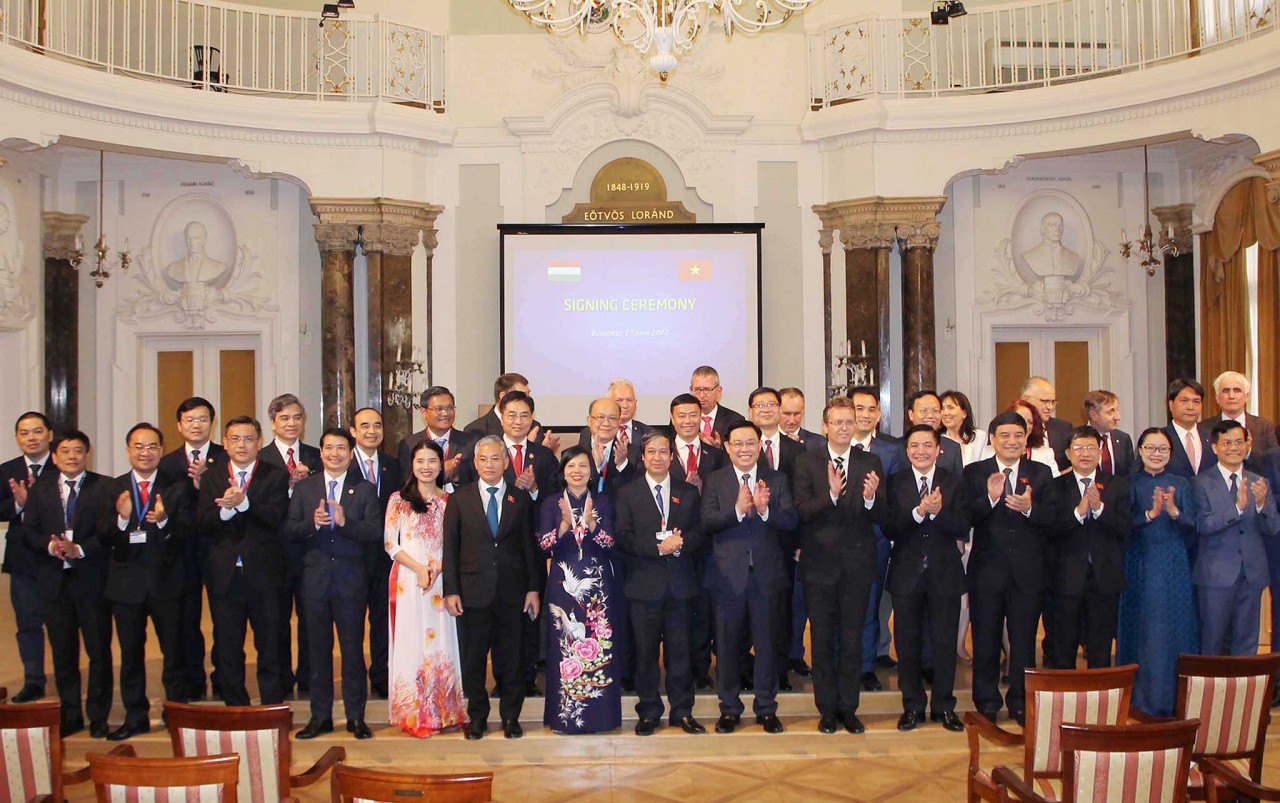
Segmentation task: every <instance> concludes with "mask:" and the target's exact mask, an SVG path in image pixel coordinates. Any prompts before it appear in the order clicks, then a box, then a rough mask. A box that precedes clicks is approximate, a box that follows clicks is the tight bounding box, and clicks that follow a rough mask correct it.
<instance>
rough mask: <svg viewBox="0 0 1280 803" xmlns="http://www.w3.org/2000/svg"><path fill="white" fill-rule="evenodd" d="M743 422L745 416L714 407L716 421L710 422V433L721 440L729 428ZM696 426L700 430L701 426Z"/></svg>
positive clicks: (724, 408) (722, 406)
mask: <svg viewBox="0 0 1280 803" xmlns="http://www.w3.org/2000/svg"><path fill="white" fill-rule="evenodd" d="M745 420H746V416H744V415H743V414H742V413H740V412H738V411H737V410H730V409H729V408H728V407H725V406H724V405H723V404H721V405H718V406H717V407H716V420H714V421H712V422H711V431H712V432H714V433H716V434H717V435H719V436H720V437H721V438H723V437H724V434H725V433H726V432H728V431H729V427H730V426H732V425H734V424H736V423H737V422H739V421H745ZM698 426H699V428H701V426H702V424H701V423H699V424H698ZM699 473H701V472H699Z"/></svg>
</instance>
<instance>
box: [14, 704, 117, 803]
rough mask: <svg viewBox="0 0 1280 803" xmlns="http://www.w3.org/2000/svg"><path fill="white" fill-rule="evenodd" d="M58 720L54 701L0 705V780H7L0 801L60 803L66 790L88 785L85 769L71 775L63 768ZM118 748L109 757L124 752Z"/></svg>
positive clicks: (58, 711) (59, 715)
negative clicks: (41, 798)
mask: <svg viewBox="0 0 1280 803" xmlns="http://www.w3.org/2000/svg"><path fill="white" fill-rule="evenodd" d="M61 720H62V711H61V706H60V705H59V704H58V703H57V701H54V702H49V703H24V704H22V705H0V778H6V779H8V780H7V784H6V785H3V788H0V800H9V799H13V800H15V801H27V800H31V799H33V798H36V797H39V796H41V795H49V796H50V797H51V799H53V800H58V801H61V800H62V799H63V790H64V789H65V788H66V787H68V786H72V785H74V784H81V783H88V782H89V768H88V767H87V766H86V767H82V768H81V769H78V770H74V771H72V772H66V771H64V770H63V768H62V759H63V754H62V739H61V737H59V736H58V725H59V723H60V722H61ZM120 747H124V745H121V746H120ZM120 747H117V748H116V750H113V751H112V753H119V752H124V751H121V749H120Z"/></svg>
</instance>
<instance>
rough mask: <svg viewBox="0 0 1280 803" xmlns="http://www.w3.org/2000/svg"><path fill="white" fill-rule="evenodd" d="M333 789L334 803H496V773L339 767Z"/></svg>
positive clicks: (334, 775) (335, 770) (337, 767)
mask: <svg viewBox="0 0 1280 803" xmlns="http://www.w3.org/2000/svg"><path fill="white" fill-rule="evenodd" d="M332 788H333V803H399V801H414V803H417V801H442V802H444V803H487V801H490V800H492V799H493V773H492V772H480V773H473V774H463V775H414V774H411V773H402V772H383V771H381V770H367V769H361V768H360V767H352V766H350V765H348V764H339V765H338V766H336V767H334V768H333V781H332Z"/></svg>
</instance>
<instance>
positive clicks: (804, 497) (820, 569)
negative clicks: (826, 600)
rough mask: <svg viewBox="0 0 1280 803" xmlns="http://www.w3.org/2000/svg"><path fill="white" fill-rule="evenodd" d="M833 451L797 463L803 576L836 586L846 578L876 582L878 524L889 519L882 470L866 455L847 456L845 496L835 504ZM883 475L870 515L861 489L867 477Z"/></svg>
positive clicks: (809, 455)
mask: <svg viewBox="0 0 1280 803" xmlns="http://www.w3.org/2000/svg"><path fill="white" fill-rule="evenodd" d="M830 463H831V456H830V453H829V452H826V451H822V452H805V453H804V454H803V455H801V456H800V458H799V459H798V460H796V491H795V497H796V508H797V510H799V512H800V521H802V522H803V523H804V527H803V532H802V534H801V536H800V567H799V571H800V574H799V577H800V579H801V580H802V581H804V582H806V583H819V584H821V585H834V584H836V583H837V582H839V581H840V580H841V578H842V577H852V578H853V579H855V580H858V581H861V582H866V583H868V584H869V583H872V582H874V581H875V579H876V574H877V564H876V540H875V539H876V536H875V531H874V530H873V529H872V525H874V524H884V523H885V520H886V519H887V518H888V513H889V505H888V501H887V499H886V491H885V482H884V478H885V475H884V469H883V468H881V466H880V459H879V458H877V457H876V456H875V455H873V454H870V453H868V452H859V451H854V450H852V449H851V450H850V451H849V463H848V465H846V466H845V477H846V480H845V488H844V493H843V494H841V495H840V497H839V498H838V499H837V500H836V503H835V504H832V503H831V490H830V486H829V484H828V483H827V466H828V465H829V464H830ZM871 472H875V473H877V474H879V475H880V487H879V488H877V489H876V495H875V500H874V501H873V502H872V504H871V509H870V510H868V509H867V508H866V507H865V505H864V504H863V498H862V484H863V481H864V480H865V479H866V476H867V474H869V473H871Z"/></svg>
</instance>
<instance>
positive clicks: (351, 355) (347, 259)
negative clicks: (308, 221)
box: [315, 217, 359, 429]
mask: <svg viewBox="0 0 1280 803" xmlns="http://www.w3.org/2000/svg"><path fill="white" fill-rule="evenodd" d="M321 219H322V220H323V217H322V218H321ZM315 232H316V242H317V243H319V245H320V301H321V308H320V404H321V408H322V413H323V421H324V427H325V428H326V429H327V428H329V427H347V426H350V425H351V423H352V418H353V417H354V415H355V411H356V380H355V374H356V345H355V335H356V331H355V299H354V296H353V291H352V286H353V275H354V271H355V258H356V239H357V238H358V237H359V229H358V228H357V227H356V226H353V225H350V224H345V223H317V224H316V226H315Z"/></svg>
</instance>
